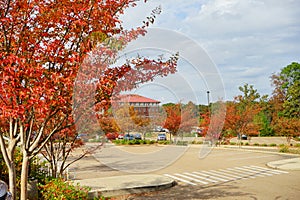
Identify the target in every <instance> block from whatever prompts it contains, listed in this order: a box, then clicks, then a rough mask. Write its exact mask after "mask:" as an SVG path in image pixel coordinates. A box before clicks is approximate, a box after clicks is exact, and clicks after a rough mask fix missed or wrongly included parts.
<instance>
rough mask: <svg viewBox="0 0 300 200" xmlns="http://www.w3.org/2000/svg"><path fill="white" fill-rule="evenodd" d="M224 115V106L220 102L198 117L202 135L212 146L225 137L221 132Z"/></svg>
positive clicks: (213, 104)
mask: <svg viewBox="0 0 300 200" xmlns="http://www.w3.org/2000/svg"><path fill="white" fill-rule="evenodd" d="M225 115H226V104H225V103H223V102H222V101H220V100H219V101H217V102H215V103H212V104H211V105H210V109H209V110H207V112H204V113H202V114H201V115H200V126H201V127H202V134H203V136H205V139H206V140H207V141H210V142H211V143H212V144H216V143H217V142H221V140H222V139H223V138H224V137H227V135H225V134H224V131H223V125H224V121H225Z"/></svg>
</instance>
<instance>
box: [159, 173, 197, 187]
mask: <svg viewBox="0 0 300 200" xmlns="http://www.w3.org/2000/svg"><path fill="white" fill-rule="evenodd" d="M164 175H165V176H168V177H170V178H173V179H175V180H179V181H181V182H184V183H187V184H190V185H197V184H196V183H192V182H190V181H187V180H185V179H182V178H179V177H176V176H172V175H169V174H164Z"/></svg>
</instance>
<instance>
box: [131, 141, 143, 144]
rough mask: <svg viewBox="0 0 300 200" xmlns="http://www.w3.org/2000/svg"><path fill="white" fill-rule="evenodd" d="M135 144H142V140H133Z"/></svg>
mask: <svg viewBox="0 0 300 200" xmlns="http://www.w3.org/2000/svg"><path fill="white" fill-rule="evenodd" d="M133 143H134V144H141V141H140V140H133Z"/></svg>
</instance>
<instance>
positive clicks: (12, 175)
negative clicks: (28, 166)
mask: <svg viewBox="0 0 300 200" xmlns="http://www.w3.org/2000/svg"><path fill="white" fill-rule="evenodd" d="M11 162H12V163H11V164H10V166H9V167H8V176H9V177H8V178H9V191H10V193H11V195H12V199H13V200H15V199H16V167H15V164H14V163H13V162H14V161H11Z"/></svg>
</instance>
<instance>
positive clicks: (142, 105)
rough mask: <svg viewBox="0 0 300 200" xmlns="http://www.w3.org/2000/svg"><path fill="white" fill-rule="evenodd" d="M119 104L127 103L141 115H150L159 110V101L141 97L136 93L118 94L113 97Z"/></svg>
mask: <svg viewBox="0 0 300 200" xmlns="http://www.w3.org/2000/svg"><path fill="white" fill-rule="evenodd" d="M115 102H117V103H118V104H119V105H124V104H127V105H129V106H132V107H133V108H134V110H135V111H136V112H137V113H138V114H139V115H141V116H146V117H151V116H153V114H155V113H158V112H159V104H160V101H157V100H154V99H150V98H148V97H143V96H141V95H137V94H125V95H120V96H119V97H118V98H116V99H115Z"/></svg>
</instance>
